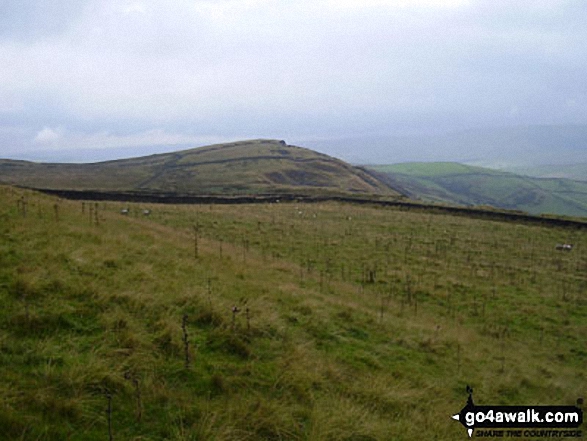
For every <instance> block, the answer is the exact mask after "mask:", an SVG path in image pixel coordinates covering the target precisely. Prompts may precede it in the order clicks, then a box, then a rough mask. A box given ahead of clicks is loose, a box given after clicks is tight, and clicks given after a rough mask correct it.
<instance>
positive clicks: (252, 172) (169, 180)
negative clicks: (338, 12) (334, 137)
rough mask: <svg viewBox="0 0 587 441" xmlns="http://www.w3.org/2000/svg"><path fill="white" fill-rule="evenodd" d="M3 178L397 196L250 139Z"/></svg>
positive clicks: (370, 181)
mask: <svg viewBox="0 0 587 441" xmlns="http://www.w3.org/2000/svg"><path fill="white" fill-rule="evenodd" d="M0 181H2V182H5V183H9V184H16V185H21V186H25V187H31V188H39V189H53V190H91V191H125V192H129V191H131V192H155V193H175V194H196V195H200V194H212V195H215V194H226V195H228V194H276V193H277V194H279V193H292V192H295V193H310V194H315V193H324V192H326V193H358V194H378V195H386V196H398V195H399V193H398V192H396V191H395V190H393V189H391V188H390V187H389V186H388V185H386V184H385V183H383V182H382V181H380V180H379V179H378V178H377V177H376V175H375V174H373V173H371V172H367V171H365V170H363V169H361V168H357V167H353V166H352V165H350V164H347V163H345V162H343V161H341V160H339V159H336V158H332V157H330V156H328V155H325V154H322V153H318V152H315V151H313V150H309V149H306V148H303V147H296V146H291V145H288V144H287V143H286V142H285V141H279V140H265V139H259V140H249V141H239V142H233V143H226V144H217V145H211V146H207V147H200V148H194V149H189V150H183V151H178V152H173V153H165V154H157V155H151V156H144V157H139V158H130V159H121V160H115V161H106V162H97V163H91V164H52V163H34V162H27V161H11V160H3V161H0Z"/></svg>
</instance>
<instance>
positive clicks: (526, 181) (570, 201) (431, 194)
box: [370, 162, 587, 217]
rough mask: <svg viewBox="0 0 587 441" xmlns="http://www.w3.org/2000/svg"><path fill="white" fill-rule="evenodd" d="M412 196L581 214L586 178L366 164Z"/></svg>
mask: <svg viewBox="0 0 587 441" xmlns="http://www.w3.org/2000/svg"><path fill="white" fill-rule="evenodd" d="M370 168H372V169H374V170H376V171H378V172H381V173H384V174H388V175H389V176H390V177H391V178H392V179H393V181H394V182H395V183H396V184H397V185H399V186H401V187H402V188H404V189H405V190H407V192H408V193H409V194H410V195H411V196H412V197H418V198H421V199H423V200H427V201H433V202H441V203H453V204H459V205H491V206H494V207H499V208H505V209H510V210H522V211H526V212H528V213H532V214H543V213H544V214H557V215H566V216H581V217H585V216H587V183H586V182H583V181H573V180H570V179H559V178H550V179H547V178H533V177H529V176H521V175H516V174H514V173H509V172H503V171H498V170H492V169H489V168H483V167H474V166H470V165H464V164H457V163H452V162H432V163H405V164H393V165H381V166H371V167H370Z"/></svg>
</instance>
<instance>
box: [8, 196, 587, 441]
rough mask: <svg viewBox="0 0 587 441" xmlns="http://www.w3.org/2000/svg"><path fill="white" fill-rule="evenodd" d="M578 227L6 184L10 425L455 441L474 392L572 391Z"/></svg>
mask: <svg viewBox="0 0 587 441" xmlns="http://www.w3.org/2000/svg"><path fill="white" fill-rule="evenodd" d="M122 208H128V209H129V214H128V215H126V216H125V215H122V214H121V213H120V210H121V209H122ZM144 209H150V210H151V215H150V216H148V217H146V216H144V215H143V214H142V211H143V210H144ZM586 239H587V231H585V230H582V229H570V228H560V227H544V226H538V225H526V224H518V223H513V222H497V221H489V220H478V219H471V218H467V217H463V216H451V215H448V214H441V213H432V212H430V213H428V212H425V211H422V210H418V211H412V210H407V209H405V208H404V209H398V208H377V207H371V206H365V205H361V206H358V205H351V204H342V203H332V202H331V203H312V204H301V203H273V204H255V205H207V204H206V205H182V206H174V205H156V204H127V203H115V202H107V203H103V202H100V203H98V204H96V203H95V202H80V201H78V202H72V201H65V200H59V199H56V198H53V197H49V196H46V195H41V194H38V193H35V192H31V191H24V190H19V189H14V188H11V187H1V186H0V302H1V304H2V308H1V309H0V330H1V332H0V349H1V350H0V380H1V381H0V394H1V396H2V400H0V433H1V434H2V437H3V438H2V439H7V440H9V439H10V440H12V439H14V440H29V439H31V440H59V441H61V440H65V439H69V440H89V441H92V440H105V439H106V440H107V439H109V437H110V435H112V437H113V439H114V440H206V441H208V440H235V441H237V440H238V441H240V440H308V441H310V440H312V441H314V440H317V441H326V440H332V441H334V440H347V441H351V440H355V441H357V440H371V441H373V440H381V441H389V440H395V441H407V440H433V439H437V440H453V439H455V440H458V439H466V433H465V431H464V429H463V427H462V426H461V425H460V424H458V423H457V422H455V421H453V420H452V419H451V418H450V415H452V414H454V413H456V412H458V411H459V410H460V409H461V408H462V406H463V405H464V404H465V401H466V398H467V394H466V392H465V389H466V385H471V386H472V387H473V388H474V391H475V392H474V397H475V402H476V403H477V404H504V405H506V404H509V405H522V404H535V405H549V404H558V405H573V404H575V402H576V400H577V398H578V397H584V396H585V395H586V392H587V371H586V370H585V365H586V363H587V348H586V347H585V336H586V335H587V297H586V293H587V248H586V246H585V243H586ZM560 242H568V243H573V244H575V248H574V249H573V251H571V252H564V253H563V252H560V251H556V250H555V249H554V247H555V245H556V244H557V243H560ZM583 430H585V426H584V427H583ZM521 439H526V438H521Z"/></svg>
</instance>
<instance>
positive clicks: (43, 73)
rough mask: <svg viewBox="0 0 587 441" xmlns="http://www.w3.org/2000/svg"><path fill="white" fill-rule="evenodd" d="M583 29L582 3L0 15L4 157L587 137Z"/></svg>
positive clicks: (109, 1) (23, 4) (10, 1)
mask: <svg viewBox="0 0 587 441" xmlns="http://www.w3.org/2000/svg"><path fill="white" fill-rule="evenodd" d="M585 23H587V2H585V0H174V1H172V2H171V1H167V0H128V1H127V0H1V1H0V157H8V156H9V157H18V155H21V156H22V157H26V155H27V154H28V153H30V152H38V151H44V150H45V151H46V150H49V151H57V150H60V149H88V148H93V149H96V148H99V149H115V148H119V147H134V148H140V147H141V146H152V145H159V146H165V145H167V146H172V145H190V144H192V145H194V146H195V145H203V144H210V143H214V142H220V141H224V140H233V139H245V138H261V137H262V138H278V139H286V140H287V141H288V142H290V143H295V144H298V145H304V143H305V142H309V140H312V139H322V140H323V139H337V138H341V137H346V136H352V137H357V136H363V135H365V136H383V135H405V134H417V133H430V132H444V131H450V130H459V129H465V128H470V127H491V126H512V125H526V124H585V123H587V80H586V73H587V53H586V52H587V26H586V25H585ZM150 153H151V152H150Z"/></svg>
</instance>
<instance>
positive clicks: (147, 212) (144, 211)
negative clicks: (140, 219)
mask: <svg viewBox="0 0 587 441" xmlns="http://www.w3.org/2000/svg"><path fill="white" fill-rule="evenodd" d="M150 215H151V210H143V216H150Z"/></svg>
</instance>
